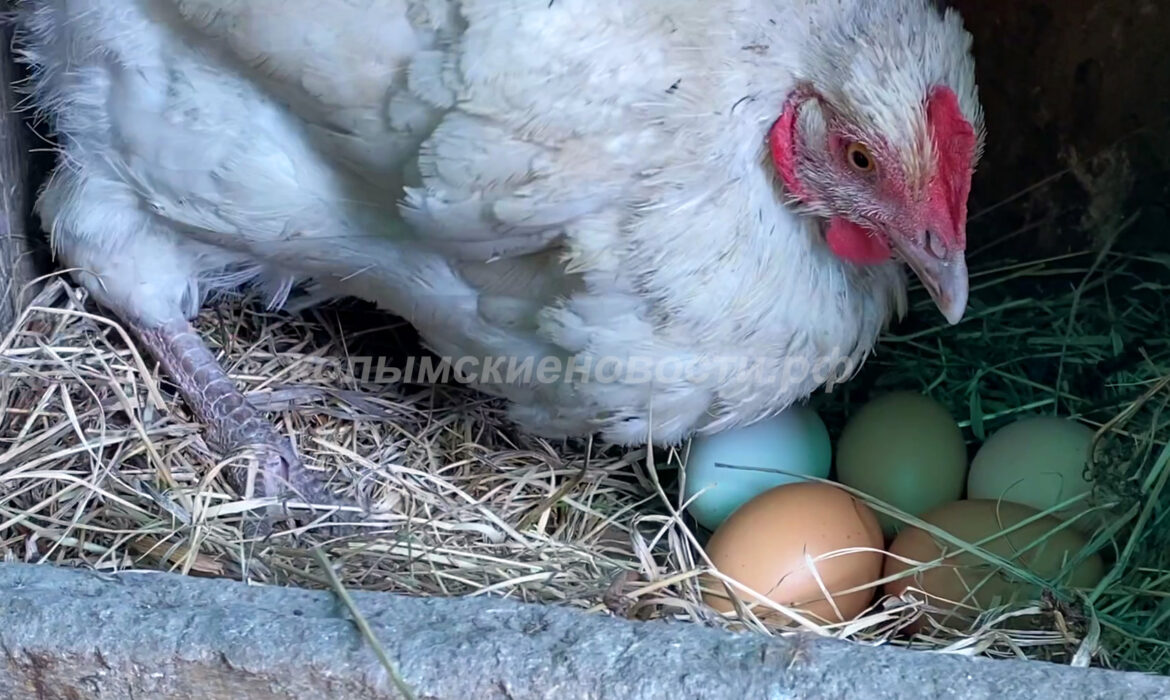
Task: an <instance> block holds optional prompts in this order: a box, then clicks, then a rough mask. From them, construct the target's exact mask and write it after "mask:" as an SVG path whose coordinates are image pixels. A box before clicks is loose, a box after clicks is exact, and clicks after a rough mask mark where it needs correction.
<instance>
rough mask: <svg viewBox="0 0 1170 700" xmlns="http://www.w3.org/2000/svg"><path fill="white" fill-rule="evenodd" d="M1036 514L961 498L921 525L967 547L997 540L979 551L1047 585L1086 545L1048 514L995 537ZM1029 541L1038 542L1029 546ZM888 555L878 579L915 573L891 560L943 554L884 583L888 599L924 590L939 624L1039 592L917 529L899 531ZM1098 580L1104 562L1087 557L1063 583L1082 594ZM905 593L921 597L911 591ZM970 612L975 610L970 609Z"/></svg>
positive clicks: (931, 514) (1026, 509) (1008, 505)
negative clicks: (938, 611)
mask: <svg viewBox="0 0 1170 700" xmlns="http://www.w3.org/2000/svg"><path fill="white" fill-rule="evenodd" d="M1039 512H1040V511H1038V510H1036V509H1035V508H1031V507H1029V506H1025V505H1021V504H1018V503H1010V502H1006V501H1004V502H996V501H991V500H966V501H956V502H954V503H948V504H946V505H944V506H942V507H941V508H936V509H934V510H932V511H931V512H929V513H927V514H925V515H923V516H922V519H923V520H924V521H926V522H928V523H930V524H931V525H933V526H935V527H937V528H938V529H940V530H942V531H944V532H947V533H949V534H951V535H953V536H954V537H956V538H958V539H959V540H961V541H963V542H967V543H970V544H973V545H974V544H976V543H978V542H980V541H981V540H983V539H985V538H988V537H994V536H995V535H997V534H999V536H998V537H995V538H994V539H992V540H990V541H989V542H986V543H983V544H981V545H980V547H981V548H982V549H984V550H986V551H988V552H991V553H993V554H996V555H998V556H999V557H1002V558H1003V559H1005V560H1007V561H1009V562H1011V563H1012V564H1013V565H1015V566H1017V567H1019V568H1021V569H1024V570H1026V571H1030V572H1032V573H1033V574H1035V575H1037V576H1039V577H1040V578H1041V579H1043V580H1045V581H1051V580H1052V579H1053V578H1055V577H1056V576H1057V575H1059V573H1060V572H1061V570H1062V569H1063V568H1064V565H1065V562H1066V561H1068V560H1069V559H1071V558H1072V557H1074V556H1076V555H1077V554H1078V553H1079V552H1081V551H1082V550H1083V549H1084V547H1085V545H1086V542H1087V540H1086V539H1085V537H1084V536H1083V535H1081V534H1080V533H1078V532H1076V531H1075V530H1073V529H1072V528H1070V527H1067V526H1066V527H1064V528H1063V529H1059V530H1058V528H1060V527H1061V521H1060V520H1058V519H1056V518H1054V517H1052V516H1044V517H1043V518H1040V519H1039V520H1036V521H1035V522H1033V523H1029V524H1028V525H1025V526H1024V527H1022V528H1020V529H1019V530H1016V531H1014V532H1011V533H1009V534H1006V535H1005V534H1002V533H1003V532H1004V531H1005V530H1007V529H1010V528H1011V527H1012V526H1014V525H1016V524H1018V523H1020V522H1023V521H1024V520H1027V519H1029V518H1031V517H1033V516H1035V515H1037V514H1038V513H1039ZM1036 542H1039V543H1040V544H1037V545H1035V546H1034V547H1031V548H1029V547H1030V545H1032V544H1033V543H1036ZM889 551H890V554H891V555H893V556H890V557H887V558H886V562H885V567H884V570H883V572H882V578H883V579H884V578H887V577H890V576H894V575H896V574H899V573H902V572H904V571H906V570H907V569H911V568H916V565H913V564H909V563H906V562H903V561H901V560H900V559H899V558H898V557H905V558H907V559H911V560H913V561H916V562H923V563H926V562H931V561H933V560H935V559H937V558H938V557H940V556H943V554H944V553H947V556H946V558H945V559H943V560H942V561H941V562H940V563H938V564H936V565H934V566H932V567H931V568H928V569H925V570H924V571H921V572H919V573H916V574H914V575H912V576H906V577H904V578H901V579H898V580H896V581H890V582H888V583H886V584H885V592H886V593H887V594H890V595H895V596H900V595H902V594H903V593H904V592H906V589H907V588H910V587H913V588H916V589H918V590H921V591H924V592H925V593H926V600H927V602H928V603H930V604H931V605H932V606H934V607H938V608H940V609H942V610H944V611H945V612H944V613H941V614H939V615H936V616H935V619H936V620H937V621H938V622H940V623H942V624H958V623H959V622H960V621H963V620H967V621H970V620H971V619H973V618H974V616H975V615H977V614H978V612H979V611H983V610H988V609H990V608H993V607H996V606H998V605H1003V604H1007V603H1012V602H1018V603H1027V602H1030V601H1032V600H1037V599H1038V598H1039V596H1040V593H1041V591H1040V590H1039V589H1038V588H1037V587H1036V586H1034V585H1032V584H1030V583H1028V582H1026V581H1023V580H1020V579H1016V578H1014V577H1011V576H1010V572H1006V571H1004V570H1003V569H1001V568H1000V567H999V566H997V565H995V564H993V563H990V562H988V561H987V560H985V559H982V558H980V557H979V556H978V555H976V554H973V553H970V552H966V551H962V550H961V549H959V548H958V547H957V546H955V545H953V544H951V543H949V542H946V541H945V540H941V539H936V538H935V537H934V536H933V535H931V534H930V533H928V532H926V531H925V530H921V529H919V528H917V527H908V528H906V529H905V530H903V531H902V532H900V533H899V534H898V536H897V537H896V538H895V539H894V542H893V543H892V544H891V545H890V550H889ZM1104 575H1105V565H1104V562H1103V561H1102V560H1101V557H1100V556H1099V555H1097V554H1095V553H1094V554H1092V555H1091V556H1089V557H1087V558H1086V559H1084V560H1083V561H1082V562H1081V563H1080V564H1078V565H1077V566H1076V568H1075V569H1074V570H1073V571H1072V572H1071V574H1070V575H1069V577H1068V579H1067V580H1066V581H1064V582H1063V583H1064V584H1065V585H1067V586H1071V587H1074V588H1090V587H1092V586H1095V585H1096V584H1097V583H1098V582H1099V581H1100V580H1101V577H1102V576H1104ZM913 595H915V596H917V597H921V596H920V595H919V594H917V593H914V594H913ZM957 604H961V605H962V607H961V606H960V605H957ZM972 607H973V608H975V610H971V609H970V608H972Z"/></svg>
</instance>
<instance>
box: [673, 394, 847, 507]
mask: <svg viewBox="0 0 1170 700" xmlns="http://www.w3.org/2000/svg"><path fill="white" fill-rule="evenodd" d="M831 466H832V445H831V443H830V441H829V431H828V430H827V429H826V428H825V424H824V423H823V422H822V421H821V419H820V417H819V416H817V414H816V412H815V411H813V410H812V409H810V408H808V407H805V406H793V407H792V408H789V409H788V410H786V411H783V412H782V413H780V414H779V415H777V416H774V417H772V418H769V419H767V420H762V421H758V422H756V423H753V424H751V425H749V426H746V427H744V428H738V429H734V430H727V431H724V432H722V433H717V434H715V435H711V436H705V437H696V438H694V439H693V440H691V449H690V454H689V455H688V457H687V463H686V474H685V476H686V483H685V487H684V489H683V497H684V498H685V499H687V500H688V501H689V500H690V499H691V498H692V497H694V496H695V494H699V496H698V498H695V500H694V501H692V502H691V503H690V505H689V506H687V510H688V511H689V512H690V514H691V515H692V516H694V518H695V520H697V521H699V524H701V525H702V526H703V527H705V528H707V529H710V530H715V529H716V528H718V527H719V525H720V524H722V523H723V521H724V520H726V519H727V517H728V516H729V515H731V514H732V513H733V512H734V511H735V510H736V509H737V508H739V507H740V506H741V505H743V504H744V503H747V502H748V501H750V500H751V499H752V498H754V497H756V496H757V495H759V494H761V493H763V492H764V491H767V490H768V489H771V488H773V487H776V486H782V485H784V484H790V483H793V482H797V481H805V480H806V479H804V478H802V476H812V477H817V478H821V479H824V478H827V477H828V476H829V468H830V467H831ZM700 492H702V493H700Z"/></svg>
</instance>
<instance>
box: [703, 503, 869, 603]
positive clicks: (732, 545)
mask: <svg viewBox="0 0 1170 700" xmlns="http://www.w3.org/2000/svg"><path fill="white" fill-rule="evenodd" d="M882 545H883V541H882V530H881V526H880V525H879V524H878V520H877V516H875V515H874V513H873V511H872V510H870V508H869V506H867V505H865V504H864V503H862V502H861V501H859V500H857V499H855V498H853V497H852V496H850V495H849V493H848V492H846V491H845V490H844V489H841V488H838V487H836V486H831V485H829V484H823V483H811V482H805V483H795V484H786V485H784V486H777V487H775V488H773V489H769V490H768V491H765V492H763V493H761V494H760V495H758V496H756V497H755V498H753V499H752V500H750V501H748V502H747V503H745V504H744V505H742V506H741V507H740V508H738V509H737V510H736V511H735V512H734V513H732V514H731V517H729V518H728V519H727V520H726V521H724V523H723V524H722V525H721V526H720V527H719V529H718V530H716V531H715V534H714V535H712V536H711V539H710V541H709V542H708V543H707V555H708V556H709V557H710V558H711V561H712V563H713V564H714V565H715V568H716V569H718V570H719V572H720V573H722V574H724V575H726V576H728V577H730V578H732V579H734V580H735V581H736V582H737V583H740V584H742V585H744V586H747V587H748V588H750V589H751V590H753V591H755V592H757V593H759V594H760V595H763V596H767V597H768V598H770V599H771V600H773V601H775V602H777V603H780V604H781V605H785V606H788V607H792V608H796V609H798V610H800V611H801V612H803V613H804V614H806V615H811V616H815V618H820V621H824V622H841V621H843V620H849V619H852V618H854V617H856V616H857V615H858V614H860V613H861V612H862V611H863V610H865V608H866V606H867V605H869V603H870V601H872V600H873V596H874V587H870V588H866V589H864V590H860V591H855V592H853V593H849V594H847V595H837V594H838V593H841V592H844V591H848V590H850V589H852V588H856V587H859V586H864V585H866V584H869V583H873V582H875V581H877V580H878V579H879V576H880V574H881V570H882V558H883V554H882V552H881V549H882ZM855 547H867V548H870V549H871V550H875V551H863V552H850V553H848V554H843V555H839V556H835V557H833V558H829V559H820V560H817V561H815V563H814V566H815V567H816V575H814V573H813V570H812V569H811V568H810V566H809V564H808V563H806V560H805V556H806V555H807V556H808V557H811V558H813V559H816V558H817V557H818V556H821V555H825V554H829V553H831V552H836V551H840V550H844V549H851V548H855ZM817 576H819V577H820V580H821V581H822V582H823V583H824V586H825V588H826V589H827V590H828V591H829V593H830V595H831V596H832V600H833V602H834V603H836V606H837V608H838V610H840V612H841V615H840V616H838V615H837V614H836V613H835V612H834V611H833V606H832V604H830V602H829V600H827V599H826V598H825V595H824V593H823V592H822V590H821V588H820V586H819V585H818V584H817ZM703 583H704V588H706V589H707V592H706V593H705V594H704V596H703V600H704V601H706V603H707V604H708V605H710V606H711V607H713V608H715V609H716V610H718V611H720V612H729V611H731V610H734V606H733V604H732V601H731V600H729V599H728V597H727V595H726V592H727V589H726V588H725V587H724V585H723V584H722V582H720V581H719V580H717V579H713V578H708V579H706V580H704V582H703ZM736 594H737V596H738V597H739V598H740V600H741V601H743V603H744V605H746V606H751V605H752V603H755V602H756V598H755V596H753V595H751V594H750V593H747V592H746V591H738V590H737V591H736ZM753 612H754V613H755V614H756V615H758V616H760V617H761V618H763V617H768V616H770V615H771V614H776V613H775V611H774V610H772V609H770V608H765V607H763V605H762V604H756V605H755V607H754V609H753ZM815 618H814V619H815Z"/></svg>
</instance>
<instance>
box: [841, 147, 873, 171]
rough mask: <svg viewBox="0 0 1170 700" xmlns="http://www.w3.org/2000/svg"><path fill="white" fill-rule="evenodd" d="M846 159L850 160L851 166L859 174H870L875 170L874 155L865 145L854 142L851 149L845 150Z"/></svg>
mask: <svg viewBox="0 0 1170 700" xmlns="http://www.w3.org/2000/svg"><path fill="white" fill-rule="evenodd" d="M845 157H846V159H848V161H849V165H851V166H853V169H854V170H856V171H858V172H861V173H868V172H872V171H873V169H874V162H873V155H872V154H871V153H870V152H869V149H868V148H866V146H865V144H864V143H860V142H857V141H854V142H853V143H851V144H849V147H848V148H846V149H845Z"/></svg>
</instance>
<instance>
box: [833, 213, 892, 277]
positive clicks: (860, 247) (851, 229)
mask: <svg viewBox="0 0 1170 700" xmlns="http://www.w3.org/2000/svg"><path fill="white" fill-rule="evenodd" d="M825 241H826V242H827V243H828V244H829V250H831V251H833V254H834V255H836V256H837V257H839V258H842V259H844V260H848V261H849V262H851V263H853V264H855V265H876V264H878V263H883V262H885V261H887V260H889V259H890V257H891V256H892V255H893V253H892V251H891V250H890V246H889V245H888V244H887V243H886V241H885V239H883V238H882V237H881V236H879V235H877V234H875V233H873V232H872V231H869V230H868V229H865V228H862V227H861V226H858V225H857V224H855V223H853V222H852V221H848V220H846V219H842V218H841V217H839V216H835V217H833V218H832V219H830V220H829V230H828V231H826V232H825Z"/></svg>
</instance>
